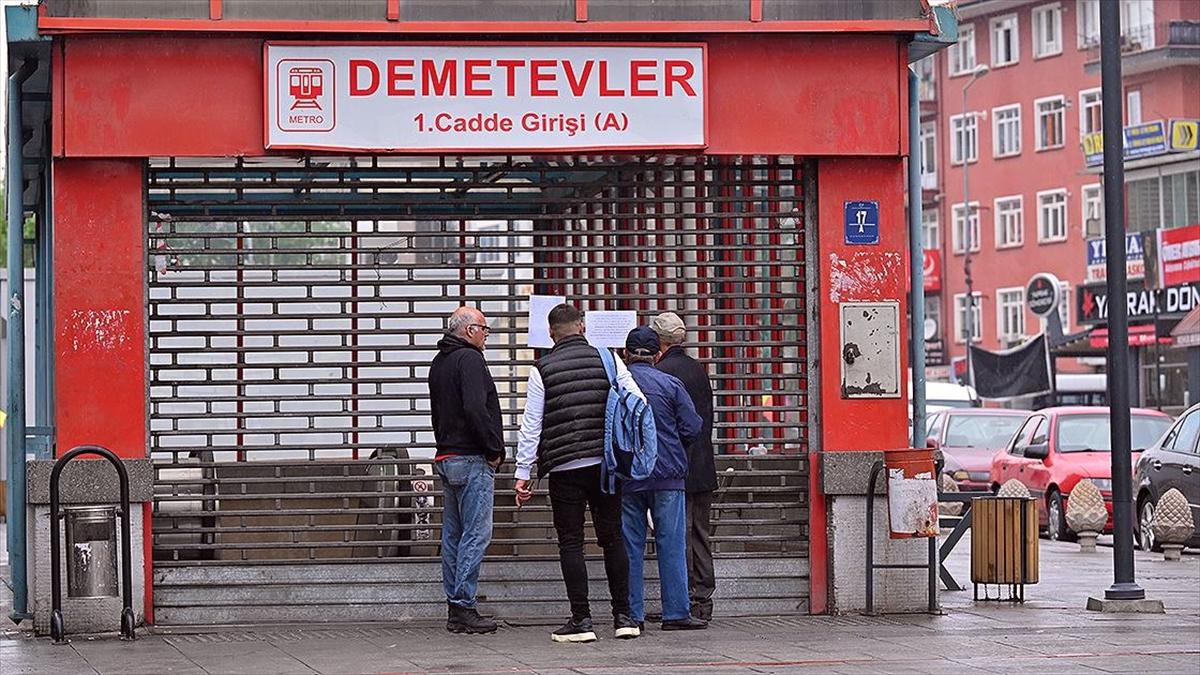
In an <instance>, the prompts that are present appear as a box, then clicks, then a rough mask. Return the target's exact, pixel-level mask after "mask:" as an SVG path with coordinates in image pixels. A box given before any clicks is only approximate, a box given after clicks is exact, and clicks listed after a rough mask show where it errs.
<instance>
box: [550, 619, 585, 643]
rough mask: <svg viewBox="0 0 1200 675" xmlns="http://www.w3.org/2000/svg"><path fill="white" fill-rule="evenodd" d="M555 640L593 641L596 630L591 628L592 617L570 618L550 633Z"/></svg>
mask: <svg viewBox="0 0 1200 675" xmlns="http://www.w3.org/2000/svg"><path fill="white" fill-rule="evenodd" d="M550 639H551V640H554V641H555V642H595V641H596V631H595V630H593V629H592V618H591V617H590V616H585V617H583V618H582V619H571V620H570V621H568V622H567V623H566V624H565V625H564V626H563V627H562V628H559V629H558V630H556V631H554V632H553V633H551V634H550Z"/></svg>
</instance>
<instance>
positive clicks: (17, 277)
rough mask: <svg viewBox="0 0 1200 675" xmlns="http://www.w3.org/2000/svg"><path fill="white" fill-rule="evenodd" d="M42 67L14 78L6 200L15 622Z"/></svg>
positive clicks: (31, 65)
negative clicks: (28, 99)
mask: <svg viewBox="0 0 1200 675" xmlns="http://www.w3.org/2000/svg"><path fill="white" fill-rule="evenodd" d="M35 70H37V59H25V61H24V62H23V63H22V64H21V67H20V68H18V69H17V70H16V72H14V73H13V74H12V75H10V76H9V77H8V130H7V131H8V167H7V172H6V174H5V175H6V184H5V193H4V196H5V199H6V200H7V204H6V206H7V215H8V290H9V296H8V297H7V298H5V301H6V302H7V304H8V336H7V338H8V354H7V357H8V392H7V393H8V405H7V409H8V421H7V422H6V426H5V429H4V431H5V434H7V436H6V440H7V442H8V445H7V447H8V505H7V506H8V509H7V514H8V558H9V569H10V572H11V583H12V594H13V608H12V614H11V617H12V619H13V621H21V620H22V619H27V618H30V616H31V615H30V614H29V611H28V599H29V595H28V588H27V587H26V579H27V575H26V571H27V570H26V555H25V553H26V551H25V541H26V539H25V535H26V531H25V261H24V253H25V227H24V224H25V205H24V201H23V200H24V193H25V175H24V171H23V169H24V166H23V162H24V157H23V146H24V145H25V137H24V131H25V130H24V126H23V124H22V121H23V118H22V116H21V88H22V87H23V86H24V84H25V80H27V79H29V76H30V75H32V74H33V71H35Z"/></svg>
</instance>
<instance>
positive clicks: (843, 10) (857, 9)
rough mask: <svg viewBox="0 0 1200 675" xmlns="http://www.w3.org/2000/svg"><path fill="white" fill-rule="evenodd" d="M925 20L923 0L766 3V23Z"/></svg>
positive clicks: (765, 0)
mask: <svg viewBox="0 0 1200 675" xmlns="http://www.w3.org/2000/svg"><path fill="white" fill-rule="evenodd" d="M923 16H925V8H924V7H923V6H922V2H921V0H837V2H799V1H797V0H763V20H764V21H845V20H888V19H920V18H921V17H923Z"/></svg>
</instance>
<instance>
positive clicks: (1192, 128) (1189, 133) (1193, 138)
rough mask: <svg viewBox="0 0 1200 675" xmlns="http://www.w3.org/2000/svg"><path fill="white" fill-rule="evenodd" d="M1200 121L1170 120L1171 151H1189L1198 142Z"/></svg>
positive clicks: (1199, 138)
mask: <svg viewBox="0 0 1200 675" xmlns="http://www.w3.org/2000/svg"><path fill="white" fill-rule="evenodd" d="M1198 141H1200V121H1197V120H1171V152H1191V151H1192V150H1195V149H1196V148H1197V147H1198V146H1200V144H1198Z"/></svg>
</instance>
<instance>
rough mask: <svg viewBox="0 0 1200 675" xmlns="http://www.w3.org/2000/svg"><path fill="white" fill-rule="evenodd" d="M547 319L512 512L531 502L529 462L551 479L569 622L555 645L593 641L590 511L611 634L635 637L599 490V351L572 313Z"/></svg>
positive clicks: (629, 382)
mask: <svg viewBox="0 0 1200 675" xmlns="http://www.w3.org/2000/svg"><path fill="white" fill-rule="evenodd" d="M548 320H549V324H550V339H551V340H553V341H554V348H553V349H551V350H550V352H549V353H548V354H546V355H545V356H543V357H542V358H540V359H538V360H537V363H536V364H535V367H534V368H533V370H531V371H530V373H529V383H528V387H527V389H526V394H525V395H526V399H525V414H524V416H523V417H522V419H521V432H520V435H519V436H518V439H517V470H516V479H517V481H516V490H517V506H520V505H521V504H523V503H525V502H526V501H528V500H529V498H530V497H532V496H533V492H532V489H531V486H530V471H531V468H532V466H533V464H534V463H535V461H536V463H537V471H538V477H539V478H541V477H542V476H547V475H548V476H549V477H550V507H551V509H552V510H553V512H554V529H555V531H556V533H557V534H558V559H559V564H560V565H561V566H562V575H563V581H564V582H565V583H566V586H567V597H568V598H569V599H570V601H571V619H570V620H569V621H567V623H566V625H564V626H563V627H562V628H559V629H558V630H556V631H554V632H553V633H552V634H551V636H550V637H551V639H553V640H554V641H555V642H591V641H593V640H595V639H596V632H595V630H594V629H593V627H592V613H591V607H590V605H589V604H588V573H587V565H586V564H585V561H584V556H583V517H584V513H585V512H586V511H588V510H589V509H590V511H591V513H592V525H593V527H594V528H595V530H596V539H597V541H598V542H599V544H600V548H601V549H603V550H604V573H605V576H607V577H608V590H609V593H611V594H612V613H613V631H614V634H615V636H616V637H619V638H635V637H637V636H638V635H640V634H641V631H640V630H639V629H638V626H637V624H636V623H634V622H633V621H632V620H631V619H630V618H629V559H628V558H627V557H626V555H625V544H624V541H623V540H622V538H621V496H620V495H619V494H615V495H609V494H604V492H603V491H602V490H601V489H600V462H601V460H602V459H603V457H604V413H605V408H606V407H607V403H608V390H609V387H610V385H609V381H608V374H607V373H606V371H605V370H604V362H603V361H602V360H601V359H600V353H599V352H597V351H596V348H595V347H593V346H591V345H590V344H588V341H587V338H585V337H584V336H583V314H582V313H581V312H580V311H579V310H578V309H576V308H575V307H574V306H573V305H569V304H561V305H558V306H557V307H555V308H554V309H552V310H550V315H549V317H548ZM614 360H615V361H616V366H617V379H618V381H620V383H621V384H622V385H623V386H624V387H625V388H626V389H628V390H630V391H633V392H636V394H637V395H638V396H639V397H640V396H641V390H640V389H638V386H637V383H635V382H634V381H633V378H632V377H631V376H630V375H629V370H628V369H626V368H625V365H624V364H622V363H621V361H620V360H619V359H614Z"/></svg>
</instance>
